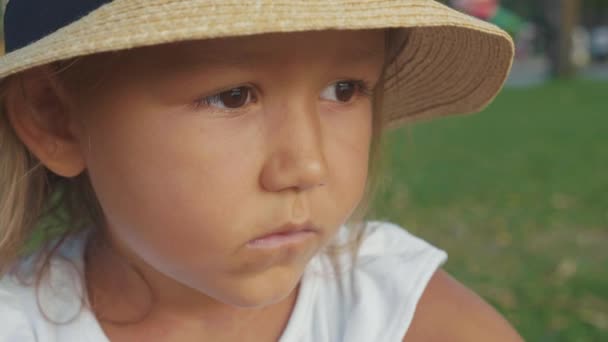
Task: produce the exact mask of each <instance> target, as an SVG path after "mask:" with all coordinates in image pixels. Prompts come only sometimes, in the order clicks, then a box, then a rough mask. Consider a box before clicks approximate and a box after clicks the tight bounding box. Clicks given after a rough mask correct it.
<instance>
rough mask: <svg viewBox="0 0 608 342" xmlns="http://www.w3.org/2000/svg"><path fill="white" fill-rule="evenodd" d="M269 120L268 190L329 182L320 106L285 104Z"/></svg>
mask: <svg viewBox="0 0 608 342" xmlns="http://www.w3.org/2000/svg"><path fill="white" fill-rule="evenodd" d="M270 116H271V118H270V119H268V122H270V123H269V125H268V126H267V127H268V135H267V136H268V137H269V139H268V140H267V141H268V146H269V148H268V150H269V153H268V157H267V159H266V161H265V164H264V166H263V168H262V172H261V175H260V182H261V185H262V187H263V188H264V189H265V190H266V191H273V192H277V191H283V190H288V189H290V190H296V191H304V190H308V189H311V188H315V187H318V186H322V185H325V184H326V182H327V163H326V160H325V153H324V150H323V134H322V133H323V132H322V126H321V121H320V117H319V115H318V112H317V110H316V108H308V109H307V108H304V107H300V108H289V109H286V108H285V107H283V109H282V110H281V112H279V113H277V115H270Z"/></svg>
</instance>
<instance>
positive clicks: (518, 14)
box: [374, 0, 608, 342]
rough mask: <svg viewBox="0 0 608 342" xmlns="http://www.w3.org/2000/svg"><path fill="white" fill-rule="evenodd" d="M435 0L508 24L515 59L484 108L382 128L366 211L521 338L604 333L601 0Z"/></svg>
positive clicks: (607, 112)
mask: <svg viewBox="0 0 608 342" xmlns="http://www.w3.org/2000/svg"><path fill="white" fill-rule="evenodd" d="M443 2H444V3H446V4H449V5H451V6H453V7H455V8H457V9H458V10H460V11H463V12H466V13H469V14H472V15H474V16H477V17H479V18H481V19H483V20H487V21H490V22H492V23H495V24H496V25H498V26H501V27H502V28H504V29H505V30H507V31H508V32H509V33H510V34H511V35H512V36H513V38H514V39H515V41H516V45H517V57H516V61H515V65H514V66H513V70H512V73H511V76H510V79H509V80H508V84H507V87H506V88H505V89H504V91H503V92H502V93H501V94H500V95H499V96H498V98H497V99H496V101H495V102H494V103H493V104H492V105H491V106H490V107H489V108H488V109H487V110H485V111H484V112H483V113H482V114H479V115H474V116H463V117H453V118H446V119H442V120H438V121H432V122H424V123H418V124H413V125H410V126H409V127H405V128H403V129H400V130H397V131H394V132H392V133H391V134H390V135H389V136H388V140H387V145H386V154H387V156H386V157H387V160H388V170H389V171H388V173H387V175H388V177H387V178H386V179H384V184H383V185H384V186H383V188H382V190H381V191H380V192H379V193H378V195H377V198H376V201H375V209H374V217H376V218H378V219H387V220H392V221H396V222H398V223H400V224H402V225H404V226H405V227H407V229H408V230H410V231H412V232H414V233H415V234H417V235H419V236H421V237H423V238H425V239H427V240H429V241H431V242H432V243H434V244H435V245H437V246H439V247H441V248H443V249H446V250H447V251H448V253H449V257H450V259H449V260H448V263H447V264H446V269H447V270H448V271H449V272H450V273H452V274H453V275H454V276H455V277H456V278H458V279H460V280H461V281H463V282H464V283H465V284H467V285H468V286H470V287H471V288H473V289H474V290H475V291H477V292H478V293H480V294H481V295H482V296H483V297H484V298H485V299H486V300H488V301H490V302H491V303H492V304H493V305H495V306H496V307H497V308H498V309H499V311H501V312H502V313H503V314H504V315H506V317H507V318H508V319H509V320H510V321H511V322H512V323H513V324H514V325H515V326H516V328H517V329H518V330H519V331H520V333H521V334H522V335H523V336H524V338H525V339H526V340H527V341H547V342H548V341H569V342H570V341H598V342H599V341H608V0H502V1H497V0H453V1H443Z"/></svg>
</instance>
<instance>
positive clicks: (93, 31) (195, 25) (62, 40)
mask: <svg viewBox="0 0 608 342" xmlns="http://www.w3.org/2000/svg"><path fill="white" fill-rule="evenodd" d="M7 3H8V5H7ZM4 5H5V6H6V12H5V40H6V48H7V52H8V53H7V54H6V55H5V56H3V57H1V58H0V78H3V77H6V76H8V75H11V74H14V73H16V72H19V71H22V70H26V69H28V68H32V67H34V66H38V65H42V64H46V63H49V62H53V61H57V60H62V59H67V58H72V57H76V56H83V55H88V54H93V53H97V52H105V51H113V50H122V49H128V48H135V47H141V46H146V45H156V44H162V43H169V42H176V41H182V40H192V39H208V38H218V37H229V36H244V35H252V34H260V33H270V32H295V31H310V30H323V29H371V28H393V29H395V30H393V31H391V32H393V33H394V34H391V36H393V38H392V39H397V40H399V42H396V44H392V45H395V46H402V48H400V49H399V51H395V53H396V58H394V59H393V60H392V62H391V63H390V65H389V66H388V68H387V74H386V79H385V92H384V113H383V114H384V117H385V119H386V124H387V125H388V126H391V127H395V126H398V125H400V124H402V123H404V122H409V121H412V120H415V119H421V118H431V117H436V116H441V115H449V114H457V113H472V112H477V111H479V110H481V109H482V108H483V107H485V106H486V105H487V104H488V103H490V102H491V101H492V100H493V98H494V97H495V96H496V94H497V93H498V92H499V90H500V88H501V87H502V85H503V83H504V81H505V79H506V77H507V75H508V73H509V69H510V67H511V63H512V59H513V50H514V48H513V42H512V40H511V38H510V37H509V35H508V34H507V33H505V32H504V31H502V30H500V29H499V28H497V27H495V26H493V25H491V24H488V23H485V22H482V21H480V20H477V19H474V18H472V17H469V16H467V15H464V14H462V13H460V12H457V11H454V10H452V9H450V8H448V7H446V6H444V5H441V4H439V3H437V2H435V1H432V0H360V1H353V0H304V1H295V0H257V1H253V0H252V1H242V0H221V1H215V0H113V1H112V0H54V1H52V4H51V3H49V2H48V1H47V0H11V1H7V0H4Z"/></svg>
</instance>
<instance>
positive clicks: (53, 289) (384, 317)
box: [0, 222, 447, 342]
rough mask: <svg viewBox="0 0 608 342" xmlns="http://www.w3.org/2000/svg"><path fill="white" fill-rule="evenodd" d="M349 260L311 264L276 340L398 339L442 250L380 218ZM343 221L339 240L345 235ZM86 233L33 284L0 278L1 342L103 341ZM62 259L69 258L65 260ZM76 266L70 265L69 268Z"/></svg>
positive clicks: (442, 257) (439, 261) (63, 250)
mask: <svg viewBox="0 0 608 342" xmlns="http://www.w3.org/2000/svg"><path fill="white" fill-rule="evenodd" d="M366 232H367V233H366V237H365V239H364V240H363V243H362V245H361V248H360V251H359V257H358V259H357V261H356V263H355V264H354V265H353V264H352V262H351V258H350V256H348V252H345V253H344V257H343V258H342V257H341V259H338V260H339V264H340V265H341V267H340V270H338V269H336V267H335V266H334V265H335V263H332V262H331V260H330V258H329V257H328V256H327V255H325V254H319V255H317V256H316V257H314V258H313V259H312V260H311V262H310V263H309V265H308V267H307V268H306V271H305V272H304V275H303V277H302V281H301V285H300V292H299V294H298V298H297V301H296V306H295V308H294V310H293V312H292V315H291V317H290V319H289V322H288V324H287V327H286V329H285V331H284V332H283V335H282V337H281V338H280V340H279V342H340V341H348V342H369V341H380V342H393V341H394V342H399V341H402V340H403V337H404V336H405V333H406V332H407V329H408V327H409V325H410V323H411V321H412V318H413V317H414V312H415V310H416V304H417V303H418V301H419V299H420V297H421V296H422V293H423V291H424V289H425V288H426V285H427V283H428V281H429V280H430V278H431V276H432V275H433V274H434V273H435V271H436V270H437V268H438V267H440V266H441V265H442V264H443V263H444V262H445V261H446V259H447V255H446V253H445V252H444V251H441V250H439V249H436V248H435V247H433V246H431V245H429V244H428V243H426V242H425V241H423V240H421V239H419V238H417V237H415V236H413V235H411V234H409V233H407V232H406V231H405V230H403V229H402V228H400V227H398V226H396V225H393V224H390V223H385V222H370V223H368V225H367V230H366ZM347 234H348V231H347V230H346V228H345V227H343V228H342V229H341V231H340V232H339V234H338V236H337V239H343V238H345V237H346V236H347ZM84 240H85V239H84V238H80V239H78V238H75V239H71V240H69V241H67V242H66V243H64V245H63V246H62V247H61V249H60V250H59V252H58V256H56V257H53V259H52V260H51V267H50V273H49V274H50V276H49V278H48V280H47V281H45V282H44V283H43V284H42V285H41V286H40V287H39V290H38V296H39V298H40V299H39V300H40V301H41V302H42V303H44V304H43V305H44V308H45V313H46V315H47V317H49V316H50V317H52V318H53V320H55V321H59V322H65V321H69V322H68V323H64V324H59V325H58V324H55V323H52V322H50V321H49V320H48V319H47V318H45V316H44V315H42V314H41V313H40V310H39V309H38V302H37V299H36V290H35V289H34V288H32V287H29V286H24V285H22V284H21V283H19V282H18V281H17V280H16V279H15V278H14V277H13V276H6V277H4V278H3V279H1V280H0V342H30V341H39V342H47V341H48V342H72V341H74V342H108V341H109V340H108V338H107V337H106V336H105V335H104V333H103V331H102V329H101V327H100V325H99V323H98V322H97V320H96V319H95V316H94V315H93V314H92V312H91V311H89V310H88V309H87V308H86V306H85V307H82V306H81V303H82V298H83V296H82V293H83V292H82V281H81V276H80V274H82V270H83V264H84V263H83V250H84V248H83V246H84ZM66 260H68V261H69V262H68V261H66ZM74 266H76V267H74Z"/></svg>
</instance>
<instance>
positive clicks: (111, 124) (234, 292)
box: [0, 0, 520, 342]
mask: <svg viewBox="0 0 608 342" xmlns="http://www.w3.org/2000/svg"><path fill="white" fill-rule="evenodd" d="M4 16H5V17H4V19H5V43H6V52H7V54H6V55H5V56H4V57H2V59H1V60H0V77H1V78H2V84H1V90H2V91H1V98H0V100H1V103H2V112H1V113H0V118H1V120H0V272H1V273H0V277H1V280H0V341H11V342H13V341H15V342H26V341H61V342H70V341H78V342H81V341H92V342H101V341H239V342H240V341H256V342H257V341H261V342H263V341H283V342H292V341H310V342H337V341H348V342H359V341H365V342H373V341H380V342H384V341H387V342H391V341H519V340H520V338H519V337H518V335H517V333H515V332H514V331H513V329H512V328H511V327H510V326H509V324H508V323H506V322H505V321H504V319H502V318H501V317H500V316H499V315H498V314H497V313H496V312H495V311H494V310H493V309H492V308H491V307H490V306H489V305H487V304H485V303H484V302H483V301H482V300H481V299H480V298H479V297H477V296H476V295H474V294H472V293H471V292H470V291H469V290H467V289H466V288H464V287H463V286H462V285H460V284H459V283H458V282H457V281H455V280H454V279H452V278H450V277H449V276H448V275H447V274H446V273H445V272H444V271H441V270H438V268H439V267H440V266H441V265H442V264H443V263H444V262H445V260H446V255H445V253H444V252H443V251H441V250H439V249H436V248H434V247H432V246H431V245H429V244H427V243H426V242H424V241H422V240H420V239H418V238H416V237H414V236H412V235H409V234H408V233H407V232H406V231H404V230H403V229H401V228H400V227H397V226H395V225H393V224H390V223H385V222H366V221H365V220H364V217H365V207H366V203H367V202H368V199H369V197H370V194H371V193H372V190H373V183H374V182H373V179H374V178H375V176H374V174H375V172H376V168H377V166H378V158H377V157H378V146H379V144H378V142H379V139H380V137H381V135H382V133H383V132H384V131H385V130H387V129H389V128H394V127H398V126H400V125H401V124H403V123H406V122H411V121H412V120H415V119H429V118H433V117H437V116H441V115H448V114H456V113H470V112H475V111H478V110H480V109H482V108H483V107H484V106H485V105H486V104H488V103H489V102H490V101H491V100H492V99H493V98H494V96H495V95H496V94H497V92H498V91H499V90H500V88H501V86H502V84H503V82H504V80H505V78H506V76H507V74H508V71H509V68H510V65H511V60H512V56H513V45H512V42H511V40H510V38H509V37H508V36H507V35H506V34H505V33H504V32H503V31H501V30H499V29H497V28H496V27H494V26H491V25H489V24H486V23H483V22H480V21H477V20H475V19H472V18H469V17H467V16H465V15H462V14H460V13H458V12H455V11H453V10H451V9H449V8H447V7H444V6H443V5H440V4H438V3H436V2H434V1H431V0H360V1H353V0H325V1H312V0H311V1H291V0H277V1H271V0H259V1H231V0H224V1H214V0H145V1H144V0H114V1H110V0H86V1H84V0H78V1H77V0H61V1H53V2H52V4H51V3H49V2H48V1H42V0H11V1H8V3H6V2H5V11H4Z"/></svg>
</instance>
